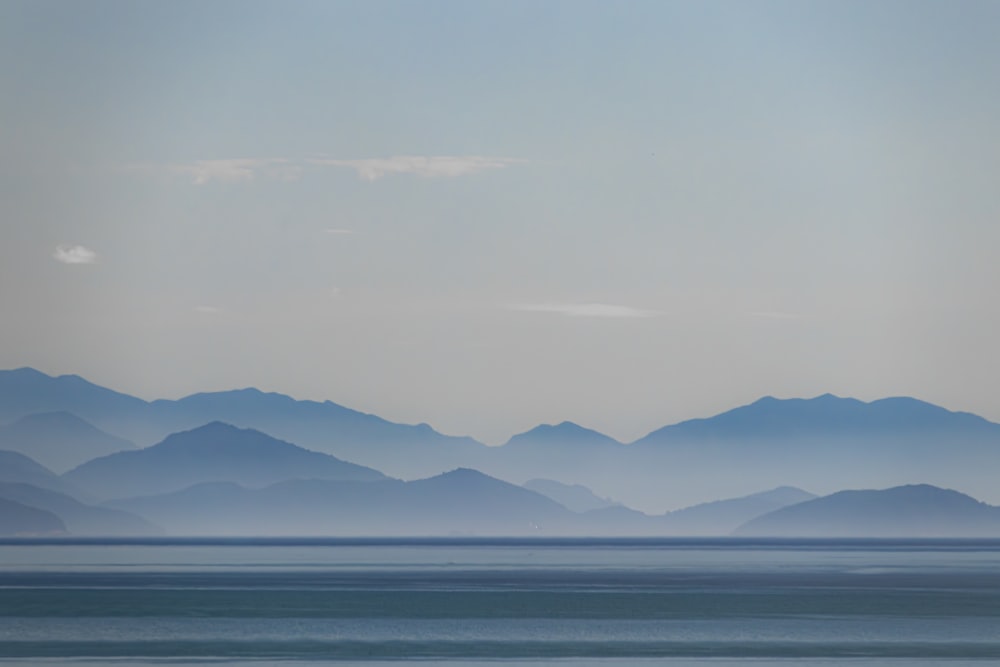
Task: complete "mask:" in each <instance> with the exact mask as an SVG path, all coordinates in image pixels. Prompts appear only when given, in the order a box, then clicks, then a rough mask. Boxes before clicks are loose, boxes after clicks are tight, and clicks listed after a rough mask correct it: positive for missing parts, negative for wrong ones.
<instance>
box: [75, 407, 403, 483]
mask: <svg viewBox="0 0 1000 667" xmlns="http://www.w3.org/2000/svg"><path fill="white" fill-rule="evenodd" d="M64 478H65V479H66V480H67V481H69V482H70V483H72V484H74V485H76V486H78V487H80V488H82V489H84V490H86V491H87V492H89V493H91V494H93V495H94V496H99V497H103V498H115V497H118V498H120V497H124V496H134V495H138V494H141V493H146V494H148V493H168V492H171V491H176V490H179V489H183V488H186V487H188V486H191V485H193V484H198V483H201V482H220V481H227V482H237V483H239V484H243V485H245V486H251V487H253V486H264V485H267V484H273V483H275V482H280V481H283V480H286V479H295V478H324V479H340V480H357V481H364V482H367V481H375V480H381V479H385V475H383V474H382V473H380V472H378V471H377V470H373V469H371V468H366V467H364V466H359V465H355V464H353V463H348V462H346V461H341V460H340V459H337V458H335V457H333V456H330V455H328V454H322V453H320V452H313V451H310V450H307V449H303V448H302V447H299V446H297V445H293V444H291V443H288V442H284V441H281V440H278V439H276V438H272V437H270V436H268V435H266V434H264V433H261V432H259V431H256V430H253V429H240V428H237V427H235V426H231V425H229V424H224V423H222V422H212V423H210V424H206V425H205V426H201V427H198V428H196V429H192V430H190V431H182V432H179V433H174V434H173V435H170V436H168V437H167V438H165V439H164V440H163V441H162V442H160V443H159V444H157V445H154V446H152V447H147V448H145V449H139V450H133V451H125V452H118V453H116V454H110V455H108V456H103V457H101V458H97V459H94V460H92V461H89V462H87V463H85V464H83V465H81V466H79V467H78V468H75V469H73V470H71V471H69V472H68V473H66V475H65V476H64Z"/></svg>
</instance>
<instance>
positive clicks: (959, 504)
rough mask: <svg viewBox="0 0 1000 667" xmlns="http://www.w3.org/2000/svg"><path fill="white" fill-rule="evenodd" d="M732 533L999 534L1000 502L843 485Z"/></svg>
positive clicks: (924, 487) (919, 488)
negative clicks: (996, 504) (998, 504)
mask: <svg viewBox="0 0 1000 667" xmlns="http://www.w3.org/2000/svg"><path fill="white" fill-rule="evenodd" d="M734 534H736V535H760V536H767V537H1000V507H993V506H991V505H987V504H985V503H982V502H980V501H978V500H976V499H975V498H972V497H970V496H967V495H965V494H964V493H959V492H958V491H954V490H951V489H942V488H938V487H936V486H932V485H930V484H908V485H905V486H899V487H894V488H890V489H883V490H860V491H839V492H837V493H834V494H831V495H828V496H824V497H822V498H815V499H813V500H807V501H805V502H802V503H798V504H795V505H789V506H787V507H783V508H781V509H778V510H775V511H773V512H770V513H768V514H764V515H762V516H759V517H757V518H755V519H752V520H750V521H748V522H747V523H745V524H744V525H742V526H740V527H739V528H738V529H737V530H736V531H735V533H734Z"/></svg>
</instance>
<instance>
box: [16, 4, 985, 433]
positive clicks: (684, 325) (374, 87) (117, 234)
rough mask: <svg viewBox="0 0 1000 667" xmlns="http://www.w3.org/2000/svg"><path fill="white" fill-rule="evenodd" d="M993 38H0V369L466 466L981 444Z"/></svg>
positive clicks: (716, 15)
mask: <svg viewBox="0 0 1000 667" xmlns="http://www.w3.org/2000/svg"><path fill="white" fill-rule="evenodd" d="M998 179H1000V2H995V1H993V0H983V1H980V2H976V1H957V2H956V1H947V2H946V1H944V0H941V1H935V2H921V1H919V0H899V1H879V0H858V1H851V0H830V1H821V0H788V1H787V2H777V1H776V2H767V1H748V0H732V1H729V2H713V1H703V0H698V1H694V0H692V1H689V2H669V1H665V0H655V1H650V2H639V1H630V2H585V1H581V0H569V1H566V2H554V1H551V2H546V1H541V0H531V1H525V2H518V1H516V0H502V1H497V2H486V1H469V0H456V1H454V2H434V1H428V0H421V1H402V0H400V1H398V2H379V1H372V0H363V1H362V0H358V1H357V2H334V1H326V0H324V1H322V2H307V1H304V0H302V1H294V2H278V1H274V2H251V1H246V0H238V1H233V2H223V1H212V0H198V1H187V2H185V1H177V0H171V1H169V2H164V1H152V0H148V1H144V0H127V1H125V0H123V1H121V2H107V1H100V0H87V1H86V2H81V1H78V0H66V1H63V2H46V1H44V0H27V1H24V2H18V1H11V0H0V225H2V226H0V367H3V368H13V367H18V366H25V365H30V366H34V367H37V368H39V369H40V370H43V371H45V372H48V373H52V374H62V373H77V374H81V375H84V376H85V377H87V378H88V379H91V380H92V381H94V382H97V383H99V384H104V385H107V386H111V387H113V388H115V389H118V390H121V391H126V392H129V393H133V394H136V395H139V396H142V397H145V398H155V397H177V396H181V395H184V394H187V393H191V392H194V391H200V390H215V389H228V388H235V387H243V386H248V385H253V386H257V387H260V388H262V389H265V390H272V391H280V392H282V393H287V394H291V395H293V396H295V397H297V398H314V399H331V400H333V401H336V402H338V403H342V404H344V405H347V406H349V407H353V408H356V409H360V410H364V411H368V412H374V413H376V414H379V415H381V416H383V417H386V418H389V419H392V420H395V421H405V422H419V421H426V422H429V423H430V424H432V425H433V426H435V427H436V428H438V429H439V430H442V431H444V432H446V433H455V434H470V435H473V436H475V437H478V438H481V439H484V440H486V441H488V442H491V443H495V442H501V441H503V440H505V439H506V438H507V437H509V436H510V435H511V434H513V433H515V432H518V431H522V430H526V429H528V428H530V427H532V426H534V425H535V424H537V423H539V422H558V421H562V420H564V419H569V420H573V421H576V422H578V423H580V424H583V425H585V426H588V427H591V428H597V429H599V430H602V431H605V432H607V433H609V434H610V435H613V436H615V437H618V438H620V439H623V440H631V439H634V438H636V437H639V436H641V435H643V434H645V433H646V432H648V431H650V430H652V429H653V428H656V427H659V426H662V425H664V424H666V423H670V422H674V421H678V420H680V419H684V418H688V417H695V416H707V415H708V414H712V413H714V412H718V411H721V410H723V409H727V408H729V407H733V406H735V405H738V404H742V403H747V402H750V401H752V400H754V399H756V398H758V397H760V396H762V395H765V394H771V395H776V396H783V397H786V396H787V397H791V396H812V395H816V394H820V393H824V392H833V393H836V394H839V395H846V396H855V397H858V398H862V399H874V398H878V397H882V396H888V395H900V394H906V395H912V396H917V397H919V398H923V399H925V400H930V401H933V402H936V403H939V404H942V405H945V406H946V407H949V408H952V409H962V410H970V411H973V412H977V413H979V414H982V415H984V416H986V417H988V418H991V419H994V420H1000V403H998V402H997V396H1000V351H998V344H997V336H998V332H1000V294H998V292H1000V261H998V253H1000V224H998V223H1000V183H998Z"/></svg>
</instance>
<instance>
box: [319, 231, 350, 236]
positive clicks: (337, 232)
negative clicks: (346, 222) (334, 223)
mask: <svg viewBox="0 0 1000 667" xmlns="http://www.w3.org/2000/svg"><path fill="white" fill-rule="evenodd" d="M326 233H327V234H330V235H332V236H346V235H347V234H353V233H354V230H353V229H327V230H326Z"/></svg>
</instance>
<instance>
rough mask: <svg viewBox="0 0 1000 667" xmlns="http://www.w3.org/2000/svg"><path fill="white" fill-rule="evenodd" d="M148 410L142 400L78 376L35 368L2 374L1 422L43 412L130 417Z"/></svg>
mask: <svg viewBox="0 0 1000 667" xmlns="http://www.w3.org/2000/svg"><path fill="white" fill-rule="evenodd" d="M146 407H148V404H147V403H146V402H145V401H143V400H142V399H138V398H135V397H133V396H128V395H127V394H121V393H119V392H117V391H112V390H111V389H105V388H104V387H100V386H98V385H95V384H93V383H91V382H88V381H87V380H84V379H83V378H81V377H79V376H78V375H60V376H58V377H53V376H50V375H46V374H45V373H42V372H40V371H36V370H35V369H33V368H18V369H15V370H5V371H0V421H3V422H11V421H14V420H16V419H20V418H21V417H25V416H27V415H31V414H37V413H40V412H70V413H72V414H74V415H79V416H81V417H83V418H85V419H88V420H89V418H90V417H91V416H94V415H97V416H100V417H102V418H104V417H109V418H110V417H123V418H124V417H129V416H131V415H135V414H140V413H142V412H143V410H144V409H145V408H146Z"/></svg>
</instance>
